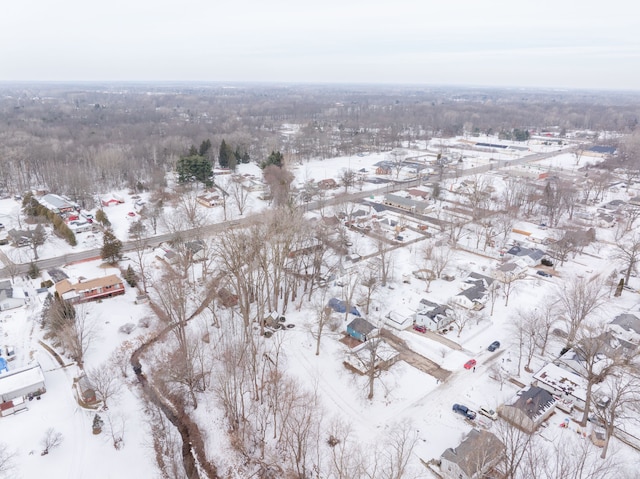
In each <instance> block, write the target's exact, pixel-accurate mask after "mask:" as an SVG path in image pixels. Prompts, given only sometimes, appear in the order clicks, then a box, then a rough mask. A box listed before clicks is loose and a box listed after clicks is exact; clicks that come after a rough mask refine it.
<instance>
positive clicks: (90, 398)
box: [78, 374, 98, 404]
mask: <svg viewBox="0 0 640 479" xmlns="http://www.w3.org/2000/svg"><path fill="white" fill-rule="evenodd" d="M78 393H79V394H80V399H82V401H83V402H84V403H85V404H94V403H95V402H96V401H97V400H98V399H97V397H96V390H95V388H94V387H93V384H91V381H89V378H87V376H85V375H84V374H83V375H82V376H80V377H79V378H78Z"/></svg>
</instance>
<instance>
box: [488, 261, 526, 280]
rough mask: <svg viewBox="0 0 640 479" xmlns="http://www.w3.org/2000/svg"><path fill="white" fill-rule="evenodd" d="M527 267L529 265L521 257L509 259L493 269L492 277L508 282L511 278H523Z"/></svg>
mask: <svg viewBox="0 0 640 479" xmlns="http://www.w3.org/2000/svg"><path fill="white" fill-rule="evenodd" d="M528 269H529V265H528V264H527V263H526V261H524V260H522V259H518V260H515V261H509V262H507V263H503V264H501V265H500V266H498V267H497V268H496V269H495V270H493V277H494V278H495V279H497V280H498V281H501V282H508V281H510V280H511V279H512V278H524V277H525V276H526V275H527V270H528Z"/></svg>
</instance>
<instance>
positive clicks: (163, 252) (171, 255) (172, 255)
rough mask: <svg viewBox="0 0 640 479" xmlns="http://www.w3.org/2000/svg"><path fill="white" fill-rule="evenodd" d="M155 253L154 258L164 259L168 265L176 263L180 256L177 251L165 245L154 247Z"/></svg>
mask: <svg viewBox="0 0 640 479" xmlns="http://www.w3.org/2000/svg"><path fill="white" fill-rule="evenodd" d="M155 254H156V258H158V259H159V260H160V261H165V262H166V263H168V264H170V265H172V264H176V263H177V262H178V261H179V260H180V256H179V255H178V253H176V252H175V251H173V250H172V249H170V248H168V247H166V246H164V247H163V246H159V247H158V248H156V249H155Z"/></svg>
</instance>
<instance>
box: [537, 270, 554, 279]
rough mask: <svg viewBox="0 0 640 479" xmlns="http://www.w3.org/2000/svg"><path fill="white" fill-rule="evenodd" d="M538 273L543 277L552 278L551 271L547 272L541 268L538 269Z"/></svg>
mask: <svg viewBox="0 0 640 479" xmlns="http://www.w3.org/2000/svg"><path fill="white" fill-rule="evenodd" d="M536 274H539V275H540V276H542V277H543V278H551V275H550V274H549V273H547V272H546V271H542V270H541V269H539V270H538V271H536Z"/></svg>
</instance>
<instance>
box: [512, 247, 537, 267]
mask: <svg viewBox="0 0 640 479" xmlns="http://www.w3.org/2000/svg"><path fill="white" fill-rule="evenodd" d="M507 254H508V255H511V256H513V257H514V258H516V259H518V260H520V259H521V260H523V261H524V262H525V263H526V264H527V265H529V266H537V265H538V264H540V261H542V258H544V256H545V252H544V251H542V250H540V249H538V248H533V249H530V248H525V247H523V246H518V245H516V246H512V247H511V248H510V249H509V250H508V251H507Z"/></svg>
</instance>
